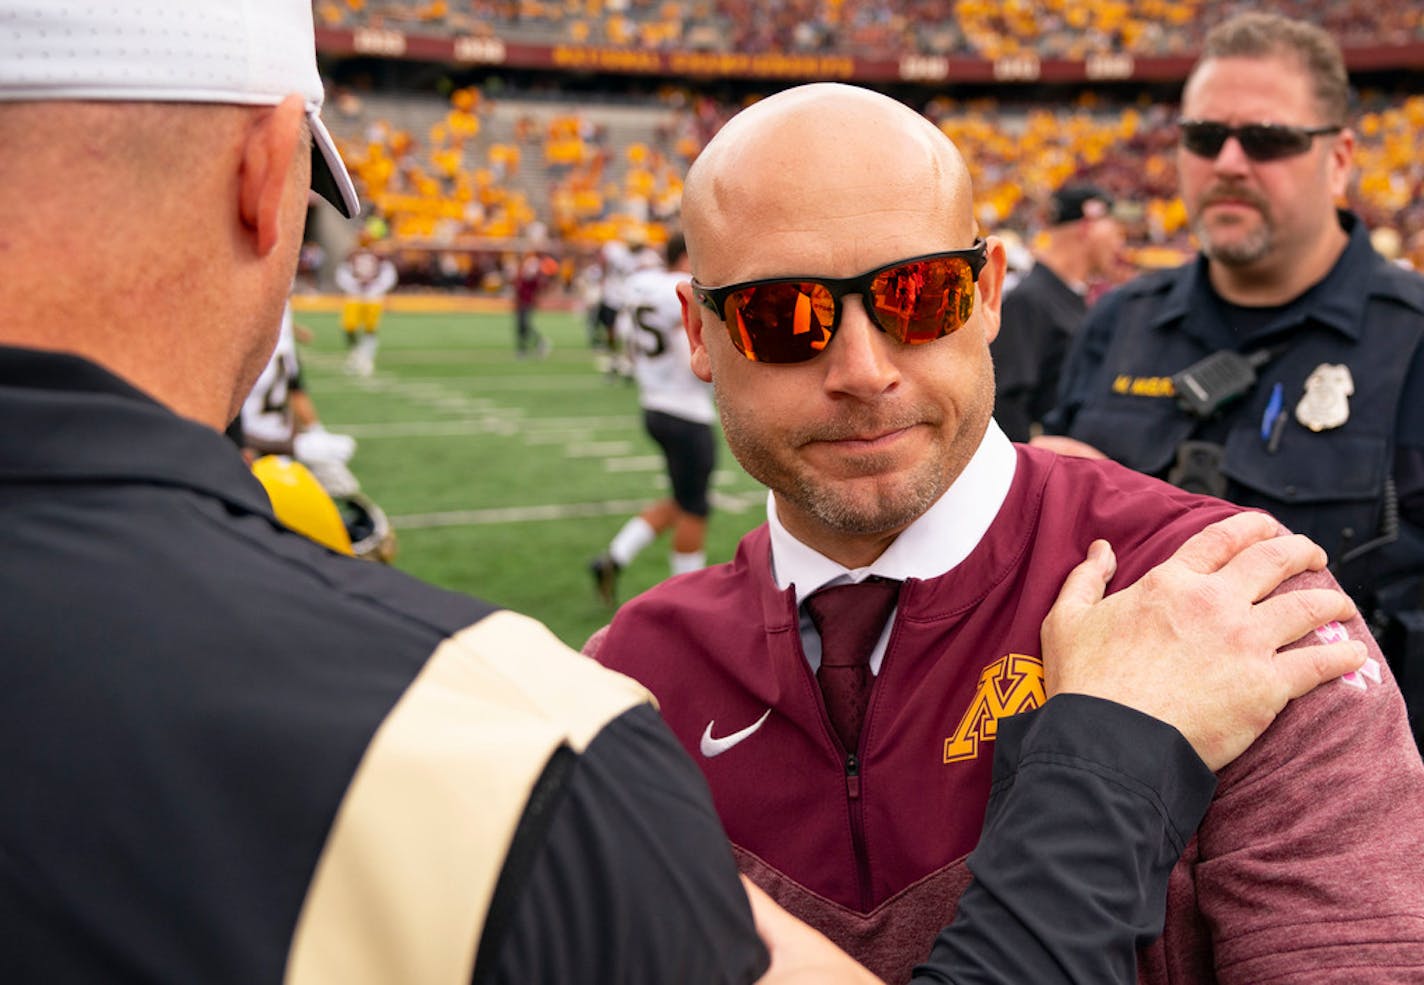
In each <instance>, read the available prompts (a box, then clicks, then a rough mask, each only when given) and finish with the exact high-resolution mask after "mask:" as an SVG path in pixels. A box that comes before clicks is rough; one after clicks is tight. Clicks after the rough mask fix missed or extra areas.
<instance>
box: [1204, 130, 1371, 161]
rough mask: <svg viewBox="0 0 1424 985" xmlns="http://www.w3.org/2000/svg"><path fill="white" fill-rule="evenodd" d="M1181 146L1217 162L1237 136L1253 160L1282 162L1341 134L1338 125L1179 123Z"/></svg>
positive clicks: (1237, 139)
mask: <svg viewBox="0 0 1424 985" xmlns="http://www.w3.org/2000/svg"><path fill="white" fill-rule="evenodd" d="M1177 129H1178V131H1179V132H1180V134H1181V140H1182V146H1183V147H1185V148H1186V149H1187V150H1189V151H1191V152H1192V153H1193V154H1195V155H1197V156H1198V157H1205V158H1207V159H1208V160H1216V156H1217V155H1218V154H1220V153H1221V148H1222V147H1224V146H1226V141H1227V139H1228V138H1230V137H1235V138H1236V142H1237V143H1239V144H1240V145H1241V149H1242V150H1243V151H1245V153H1246V156H1247V157H1249V158H1250V159H1251V160H1253V161H1280V160H1284V159H1285V158H1287V157H1295V156H1296V155H1298V154H1304V153H1305V152H1306V151H1308V150H1310V144H1311V142H1312V141H1313V140H1314V139H1315V138H1316V137H1319V136H1322V135H1324V134H1327V133H1339V132H1340V131H1341V130H1343V129H1344V127H1341V126H1340V125H1339V124H1335V125H1333V126H1324V127H1293V126H1289V125H1287V124H1284V123H1243V124H1242V125H1241V126H1239V127H1233V126H1228V125H1227V124H1225V123H1218V122H1216V121H1215V120H1179V121H1178V122H1177Z"/></svg>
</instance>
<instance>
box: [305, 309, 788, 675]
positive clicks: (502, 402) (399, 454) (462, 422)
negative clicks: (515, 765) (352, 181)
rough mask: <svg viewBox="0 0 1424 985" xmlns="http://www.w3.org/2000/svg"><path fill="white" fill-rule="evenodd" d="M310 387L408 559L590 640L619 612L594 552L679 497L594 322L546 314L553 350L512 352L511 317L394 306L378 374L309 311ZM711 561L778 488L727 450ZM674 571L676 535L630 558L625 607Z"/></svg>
mask: <svg viewBox="0 0 1424 985" xmlns="http://www.w3.org/2000/svg"><path fill="white" fill-rule="evenodd" d="M297 322H298V324H301V325H305V326H307V327H308V328H310V329H311V330H312V331H313V333H314V335H315V338H314V340H313V341H312V342H311V343H310V344H308V345H304V346H302V347H301V354H302V359H303V372H304V373H305V375H306V378H307V387H308V390H309V391H310V393H311V394H312V397H313V399H314V400H315V401H316V405H317V409H318V411H319V413H320V415H321V419H322V423H324V424H325V425H326V427H327V428H328V430H331V431H339V432H343V433H346V434H350V435H351V436H352V437H354V438H355V439H356V440H357V442H358V447H357V451H356V456H355V458H353V459H352V461H351V467H352V469H353V471H354V472H355V473H356V476H357V478H359V479H360V480H361V484H362V487H363V489H364V490H365V491H366V492H367V493H368V494H369V495H370V496H371V497H372V498H373V499H374V500H375V501H376V502H377V503H378V504H380V506H381V508H382V509H384V510H385V511H386V513H387V514H388V515H389V516H390V518H391V520H392V523H393V525H394V527H395V530H396V534H397V537H398V538H399V553H398V555H397V557H396V561H395V565H396V567H398V568H401V569H403V570H405V571H408V572H410V573H411V574H413V575H416V576H417V577H420V578H423V579H425V580H427V581H430V582H433V583H434V584H437V585H440V586H443V587H445V588H450V589H454V590H456V591H461V592H466V593H470V594H474V595H478V596H480V597H481V598H484V599H487V600H489V601H491V602H495V603H498V604H500V605H503V606H507V607H509V608H512V609H516V610H518V611H521V612H524V613H527V614H529V615H532V616H534V617H536V618H538V619H539V620H541V621H543V622H544V623H546V624H547V625H548V626H549V627H550V628H551V629H552V630H553V631H554V632H555V633H556V634H558V636H559V637H560V638H561V639H563V640H564V641H565V642H566V643H568V644H569V645H571V646H574V647H579V646H581V645H582V644H583V641H584V640H585V639H586V638H587V637H588V635H589V633H591V632H593V631H594V630H595V629H597V628H598V627H599V626H601V625H603V624H604V623H605V622H607V621H608V619H609V617H610V616H611V615H612V610H610V609H608V608H607V607H605V606H604V605H603V604H602V603H601V602H600V601H599V600H598V598H597V596H596V595H595V593H594V590H593V581H592V578H591V576H590V575H589V572H588V561H589V559H590V558H592V557H593V556H594V555H595V554H597V553H598V552H599V551H601V550H603V549H604V548H605V547H606V546H607V544H608V541H609V539H610V538H612V536H613V535H614V534H615V533H616V532H617V531H618V528H619V527H620V526H621V525H622V523H623V521H624V520H625V519H626V518H627V517H629V516H631V515H632V514H634V513H636V512H638V511H639V510H640V509H641V508H642V506H643V505H645V504H646V503H648V502H650V501H652V500H654V499H657V498H659V497H661V496H664V495H666V494H667V489H668V485H667V480H666V478H665V476H664V473H663V464H662V459H661V457H660V455H659V454H658V449H657V446H656V445H654V444H653V442H652V440H651V439H650V438H649V437H648V436H647V435H646V433H644V431H643V428H642V421H641V416H640V413H639V410H638V400H637V394H636V391H635V388H634V387H633V386H632V384H630V383H626V382H621V381H615V382H610V381H609V380H608V379H606V378H605V377H604V376H603V375H602V374H600V373H599V371H598V369H597V368H596V367H595V365H594V358H593V353H592V352H591V351H590V349H589V346H588V342H587V339H586V336H585V332H584V326H583V319H582V317H581V316H576V315H573V314H568V313H564V312H540V313H539V314H538V316H537V318H536V322H535V324H536V325H537V326H538V327H539V328H540V330H541V331H543V332H544V333H545V334H546V335H547V336H548V337H549V338H550V340H551V341H552V342H553V344H554V347H553V351H552V352H551V353H550V354H549V356H548V357H547V358H545V359H542V360H532V359H531V360H524V361H521V360H517V359H516V358H515V357H514V351H513V350H514V345H513V335H514V333H513V316H512V315H511V314H471V313H466V314H411V313H402V312H399V311H388V312H386V314H385V316H384V318H383V320H382V323H381V332H380V340H381V345H380V352H379V354H378V355H377V358H376V371H375V373H374V375H373V376H372V377H370V378H369V379H358V378H354V377H351V376H347V375H346V374H345V373H344V372H343V371H342V364H343V361H344V355H345V342H344V338H343V335H342V332H341V329H340V327H339V323H338V320H337V316H336V315H335V314H327V313H320V312H306V311H299V312H298V313H297ZM713 488H714V500H713V504H714V505H713V514H712V518H711V523H710V530H709V535H708V543H707V557H708V561H709V563H715V562H718V561H724V560H727V559H729V558H730V557H731V556H732V552H733V551H734V550H735V547H736V542H737V540H738V538H739V537H741V535H742V534H743V533H745V532H746V531H747V530H749V529H751V528H752V527H753V526H755V525H756V524H758V523H760V522H761V521H762V520H763V519H764V516H765V493H764V492H763V491H762V489H761V487H760V486H759V485H758V484H757V483H756V482H755V481H754V480H753V479H751V478H750V477H749V476H748V475H747V474H746V473H745V472H743V471H742V470H741V468H740V467H739V466H738V465H737V463H736V461H735V460H734V459H733V458H732V456H731V455H730V454H729V453H728V452H727V450H726V446H725V445H721V446H720V447H719V449H718V462H717V471H716V473H715V475H714V478H713ZM667 576H668V546H667V539H666V536H665V537H664V538H662V539H660V540H659V541H657V542H655V543H654V544H653V545H652V546H651V547H649V548H647V549H646V550H645V551H643V553H642V554H640V555H639V556H638V558H637V559H636V560H635V561H634V562H633V564H631V565H630V566H629V567H628V568H627V569H626V570H625V571H624V572H623V575H622V578H621V579H620V583H619V596H620V598H622V599H626V598H628V597H629V596H630V595H632V594H635V593H637V592H639V591H642V590H644V589H646V588H648V587H650V586H651V585H653V584H655V583H656V582H658V581H659V580H661V579H663V578H666V577H667Z"/></svg>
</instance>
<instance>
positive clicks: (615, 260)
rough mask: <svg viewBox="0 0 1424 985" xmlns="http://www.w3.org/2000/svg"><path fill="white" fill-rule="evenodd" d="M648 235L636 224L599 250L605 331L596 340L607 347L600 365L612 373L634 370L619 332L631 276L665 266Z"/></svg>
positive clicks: (601, 318)
mask: <svg viewBox="0 0 1424 985" xmlns="http://www.w3.org/2000/svg"><path fill="white" fill-rule="evenodd" d="M646 236H647V234H646V233H645V232H644V231H643V229H642V227H641V226H634V227H632V228H631V229H629V230H628V232H627V233H626V234H625V237H624V240H617V239H614V240H609V241H608V242H607V243H604V244H603V248H602V249H601V250H600V251H599V266H600V268H601V270H602V279H601V281H600V283H601V286H602V290H603V295H602V300H601V302H600V303H599V307H598V324H599V326H600V328H601V330H602V333H603V335H602V337H601V338H598V339H596V340H595V345H594V347H595V348H601V349H604V350H605V351H606V356H605V357H604V359H602V360H600V366H599V368H600V369H601V370H602V371H603V372H605V373H607V374H609V375H610V376H623V377H628V376H630V375H631V374H632V356H631V355H630V354H629V353H628V352H627V351H626V349H624V348H623V347H622V344H621V340H620V338H619V332H618V317H619V314H620V313H621V312H622V311H623V309H624V308H625V307H626V306H627V303H628V296H627V283H628V279H629V278H630V277H632V276H633V275H634V274H636V273H638V271H640V270H661V269H662V268H663V257H662V256H660V255H659V254H658V251H657V250H655V249H653V248H652V247H651V246H648V245H647V239H646Z"/></svg>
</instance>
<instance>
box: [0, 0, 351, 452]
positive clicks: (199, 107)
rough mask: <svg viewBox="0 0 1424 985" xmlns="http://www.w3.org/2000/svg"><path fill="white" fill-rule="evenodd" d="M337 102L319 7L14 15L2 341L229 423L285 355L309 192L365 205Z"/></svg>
mask: <svg viewBox="0 0 1424 985" xmlns="http://www.w3.org/2000/svg"><path fill="white" fill-rule="evenodd" d="M322 96H323V91H322V83H321V77H320V75H319V74H318V72H317V67H316V50H315V45H314V41H313V27H312V13H311V6H310V4H309V3H307V2H305V0H243V2H241V3H234V2H232V0H144V2H143V3H132V4H125V3H102V4H101V3H91V2H82V3H81V2H78V0H73V2H60V0H0V133H3V134H4V138H3V139H0V174H3V175H4V180H3V181H0V215H4V216H5V223H6V232H5V239H6V240H7V241H8V242H9V244H10V246H11V251H10V257H11V261H10V262H8V263H7V268H6V276H5V277H3V278H0V309H3V310H4V311H5V312H6V317H5V319H3V320H0V343H4V344H8V345H16V346H25V347H30V348H38V349H61V350H65V351H69V352H75V353H78V354H80V355H83V356H85V357H87V358H88V359H90V360H91V361H93V362H96V363H98V364H100V365H102V366H104V367H106V368H107V369H109V370H110V371H111V372H113V373H115V374H117V375H119V376H121V377H123V378H124V379H126V380H127V381H128V382H130V383H132V384H133V385H135V386H138V387H139V388H140V389H143V390H145V391H146V392H148V393H149V394H150V395H151V396H153V397H155V398H156V399H158V400H159V401H161V402H163V403H165V404H167V405H168V406H170V407H171V408H172V409H174V410H175V411H177V412H179V413H181V414H184V415H185V416H188V417H192V418H194V419H195V420H200V421H204V422H206V423H209V424H211V425H213V426H215V427H218V428H221V427H222V426H224V425H225V424H226V423H227V421H228V420H230V419H231V417H232V416H233V415H234V414H235V413H236V411H237V407H238V406H239V405H240V403H241V399H242V396H244V395H245V393H246V390H247V388H249V387H250V386H251V384H252V382H253V380H255V379H256V376H257V374H258V372H260V370H261V367H262V365H264V364H265V362H266V359H267V355H268V354H269V353H270V351H271V348H272V345H273V343H274V341H275V338H276V332H277V326H278V324H279V323H280V316H281V308H282V304H283V302H284V300H285V296H286V293H287V291H288V289H289V288H290V285H291V279H292V276H293V274H294V272H295V269H296V255H297V249H298V247H299V246H300V241H301V230H302V226H303V223H304V220H305V216H306V210H307V197H308V193H307V190H306V185H307V184H308V183H309V184H310V186H311V187H312V188H313V189H314V190H316V191H317V192H319V193H321V194H323V195H325V196H326V197H327V198H328V200H330V201H331V202H332V203H333V204H335V205H336V207H337V208H338V209H339V210H341V211H342V212H344V213H354V212H356V211H358V208H359V203H358V201H357V198H356V194H355V190H354V187H353V186H352V184H351V180H350V177H349V176H348V174H347V172H346V169H345V167H344V166H343V165H342V164H341V159H340V157H339V156H338V155H337V152H336V149H335V145H334V144H333V142H332V140H331V138H330V136H329V135H328V134H327V132H326V129H325V127H324V126H322V123H321V120H320V117H319V111H320V108H321V104H322ZM308 147H310V150H308V149H307V148H308ZM306 156H310V157H311V159H312V166H311V168H310V169H309V168H308V167H307V162H306V160H305V157H306Z"/></svg>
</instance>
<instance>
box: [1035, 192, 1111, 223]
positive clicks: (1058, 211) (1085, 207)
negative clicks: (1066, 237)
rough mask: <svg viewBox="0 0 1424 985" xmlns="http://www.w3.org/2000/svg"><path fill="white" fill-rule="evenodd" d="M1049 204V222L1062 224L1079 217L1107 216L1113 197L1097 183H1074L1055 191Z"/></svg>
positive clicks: (1097, 217) (1099, 217)
mask: <svg viewBox="0 0 1424 985" xmlns="http://www.w3.org/2000/svg"><path fill="white" fill-rule="evenodd" d="M1048 204H1049V207H1048V224H1049V225H1050V226H1062V225H1065V224H1067V223H1070V222H1077V221H1078V220H1079V219H1102V218H1106V217H1107V216H1108V215H1109V214H1110V213H1111V212H1112V207H1113V199H1112V196H1111V195H1109V194H1108V193H1107V192H1105V191H1104V190H1103V189H1101V188H1099V187H1098V186H1097V185H1085V184H1074V185H1064V186H1063V187H1061V188H1059V189H1058V190H1057V191H1055V192H1054V193H1053V197H1052V198H1051V199H1050V200H1049V203H1048Z"/></svg>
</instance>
